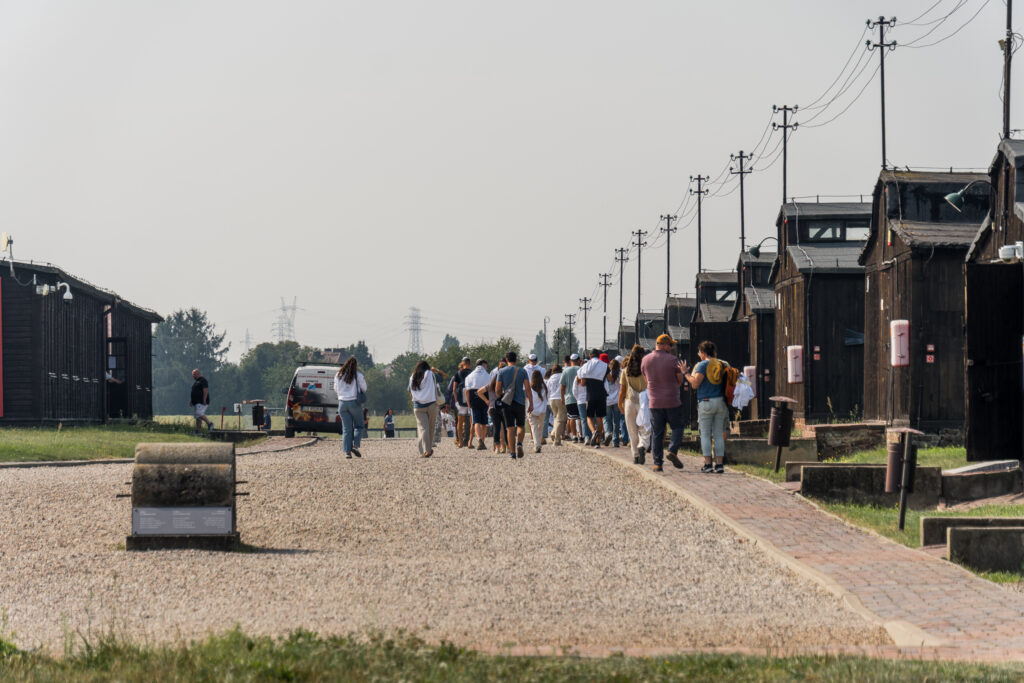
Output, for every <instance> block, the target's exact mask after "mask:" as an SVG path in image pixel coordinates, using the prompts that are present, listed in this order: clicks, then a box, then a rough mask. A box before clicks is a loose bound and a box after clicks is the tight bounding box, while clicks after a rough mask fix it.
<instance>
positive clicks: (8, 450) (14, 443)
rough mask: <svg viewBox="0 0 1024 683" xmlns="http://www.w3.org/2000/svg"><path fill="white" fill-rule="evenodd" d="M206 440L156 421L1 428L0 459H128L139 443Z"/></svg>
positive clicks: (3, 460) (180, 428)
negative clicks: (124, 423)
mask: <svg viewBox="0 0 1024 683" xmlns="http://www.w3.org/2000/svg"><path fill="white" fill-rule="evenodd" d="M205 440H206V439H203V438H201V437H194V436H192V431H191V427H189V428H187V429H185V428H182V427H176V426H171V425H159V424H141V425H119V424H109V425H90V426H83V427H5V428H2V429H0V462H28V461H36V460H96V459H103V458H131V457H134V456H135V444H137V443H140V442H145V441H164V442H200V441H205ZM240 445H242V444H240Z"/></svg>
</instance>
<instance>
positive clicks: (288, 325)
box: [270, 297, 299, 342]
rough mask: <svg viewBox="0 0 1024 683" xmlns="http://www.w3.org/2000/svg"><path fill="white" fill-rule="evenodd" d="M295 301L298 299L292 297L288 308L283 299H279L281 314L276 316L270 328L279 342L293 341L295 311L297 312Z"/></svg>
mask: <svg viewBox="0 0 1024 683" xmlns="http://www.w3.org/2000/svg"><path fill="white" fill-rule="evenodd" d="M297 301H298V297H292V303H291V305H290V306H289V305H288V304H286V303H285V302H284V297H281V312H280V313H278V314H277V320H275V321H274V324H273V325H271V326H270V329H271V331H272V332H273V333H274V335H275V336H276V337H277V341H279V342H283V341H288V340H294V339H295V311H297V310H299V307H298V306H297V305H296V302H297Z"/></svg>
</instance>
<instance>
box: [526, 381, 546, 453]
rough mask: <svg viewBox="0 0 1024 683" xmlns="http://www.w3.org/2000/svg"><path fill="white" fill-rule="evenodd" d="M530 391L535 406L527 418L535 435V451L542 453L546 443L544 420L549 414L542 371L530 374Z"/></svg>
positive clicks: (531, 432)
mask: <svg viewBox="0 0 1024 683" xmlns="http://www.w3.org/2000/svg"><path fill="white" fill-rule="evenodd" d="M530 393H531V398H532V399H533V400H532V403H533V406H532V408H531V409H530V414H529V415H528V416H527V419H528V420H529V421H530V434H531V435H532V436H533V446H534V448H533V452H534V453H540V447H541V446H542V445H544V421H545V420H546V419H547V414H548V387H547V385H546V384H545V383H544V377H543V376H542V374H541V372H540V371H537V372H534V373H533V374H531V375H530Z"/></svg>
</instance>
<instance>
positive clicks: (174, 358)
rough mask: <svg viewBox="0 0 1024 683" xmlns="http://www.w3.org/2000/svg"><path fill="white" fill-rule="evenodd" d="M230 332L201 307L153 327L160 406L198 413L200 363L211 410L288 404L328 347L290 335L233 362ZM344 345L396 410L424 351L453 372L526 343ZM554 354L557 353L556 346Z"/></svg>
mask: <svg viewBox="0 0 1024 683" xmlns="http://www.w3.org/2000/svg"><path fill="white" fill-rule="evenodd" d="M226 336H227V334H226V333H225V332H219V331H218V330H217V328H216V326H215V325H214V324H213V322H212V321H210V319H209V317H208V316H207V314H206V313H205V312H204V311H201V310H199V309H197V308H190V309H188V310H178V311H175V312H173V313H172V314H170V315H169V316H167V318H166V319H165V320H164V321H163V322H161V323H159V324H157V326H156V329H155V330H154V332H153V412H154V413H155V414H157V415H185V414H191V409H190V407H189V404H188V401H189V391H190V389H191V386H192V377H191V375H190V373H191V372H192V369H193V368H199V369H200V371H201V372H202V373H203V375H204V376H205V377H206V378H207V380H208V381H209V383H210V413H211V417H212V416H215V415H217V414H219V413H220V411H221V408H222V407H223V408H227V412H228V414H232V410H233V405H234V404H235V403H241V402H242V401H243V400H247V399H263V400H265V401H266V402H267V405H268V406H269V407H270V408H274V409H278V410H281V409H283V407H284V405H285V397H286V394H287V392H288V387H289V385H290V384H291V380H292V376H293V375H294V374H295V369H296V368H297V367H298V366H299V365H300V364H301V363H303V362H311V363H316V362H318V361H319V362H323V354H322V352H321V350H320V349H316V348H313V347H309V346H303V345H300V344H299V343H298V342H295V341H282V342H276V343H271V342H264V343H262V344H258V345H257V346H254V347H253V348H251V349H249V351H247V352H246V353H245V354H243V355H242V357H241V358H240V359H239V361H238V363H232V362H230V361H228V360H227V353H228V350H229V349H230V345H229V344H227V343H225V341H224V340H225V338H226ZM574 341H575V340H574ZM542 342H543V333H541V334H540V335H539V337H538V344H537V345H535V348H534V349H533V352H535V353H538V355H542V351H543V349H542V348H540V349H538V348H537V346H538V345H540V344H541V343H542ZM340 348H342V357H343V359H344V358H347V357H349V356H355V357H356V360H357V361H358V362H359V368H360V370H362V372H363V374H364V375H365V376H366V382H367V385H368V390H367V392H366V399H367V403H366V407H367V408H368V409H369V410H370V412H371V413H372V414H374V415H381V414H383V413H384V412H385V411H386V410H387V409H388V408H391V409H393V410H394V411H395V412H396V413H402V412H410V411H411V410H412V403H411V400H410V397H409V392H408V390H407V387H408V383H409V376H410V375H411V374H412V370H413V367H415V365H416V363H418V362H419V361H420V360H422V359H424V358H425V359H426V360H427V361H428V362H429V363H430V364H431V365H432V366H433V367H435V368H437V369H439V370H441V371H443V372H444V373H445V374H447V375H448V376H449V377H451V375H452V374H454V373H455V371H456V369H457V368H458V364H459V361H460V360H461V359H462V358H463V357H464V356H469V357H470V358H471V359H473V361H474V362H476V360H477V359H478V358H484V359H486V360H487V361H488V363H490V366H491V367H492V368H493V367H494V366H495V364H497V362H498V359H499V358H501V357H502V356H504V355H505V354H506V353H507V352H509V351H515V352H516V353H517V354H520V353H521V351H520V347H519V344H518V343H517V342H516V341H514V340H513V339H512V338H511V337H509V336H503V337H500V338H498V339H496V340H494V341H489V342H481V343H476V344H463V343H461V342H460V341H459V340H458V338H456V337H454V336H452V335H446V336H445V338H444V341H443V342H442V343H441V348H439V349H438V350H437V351H436V352H434V353H432V354H428V355H426V356H424V355H417V354H412V353H403V354H401V355H399V356H397V357H396V358H394V359H393V360H391V361H390V362H389V363H386V364H381V363H377V362H374V359H373V356H372V354H371V353H370V351H369V348H368V347H367V345H366V343H365V341H363V340H358V341H356V342H354V343H352V344H349V345H348V346H345V347H340ZM549 360H550V361H553V357H552V356H551V355H550V351H549ZM332 364H333V363H332Z"/></svg>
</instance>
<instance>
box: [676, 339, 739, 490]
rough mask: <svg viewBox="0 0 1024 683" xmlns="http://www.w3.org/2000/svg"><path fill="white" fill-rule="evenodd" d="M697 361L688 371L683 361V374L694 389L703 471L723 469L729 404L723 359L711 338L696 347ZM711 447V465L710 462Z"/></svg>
mask: <svg viewBox="0 0 1024 683" xmlns="http://www.w3.org/2000/svg"><path fill="white" fill-rule="evenodd" d="M697 355H698V356H699V357H700V362H699V363H697V364H696V365H695V366H693V372H691V373H687V372H686V370H687V368H686V361H685V360H684V361H683V366H682V370H683V377H684V378H685V379H686V381H688V382H689V383H690V386H691V387H693V389H694V391H696V392H697V424H698V425H699V426H700V450H701V452H702V453H703V455H704V466H703V467H701V468H700V471H701V472H704V473H705V474H707V473H709V472H714V473H715V474H722V473H724V472H725V427H726V424H727V423H728V420H729V406H727V405H726V404H725V368H726V363H725V361H722V360H719V359H718V348H717V347H716V346H715V343H714V342H712V341H702V342H701V343H700V344H699V345H698V346H697ZM712 446H713V447H714V453H713V455H714V465H712V464H711V461H712Z"/></svg>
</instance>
